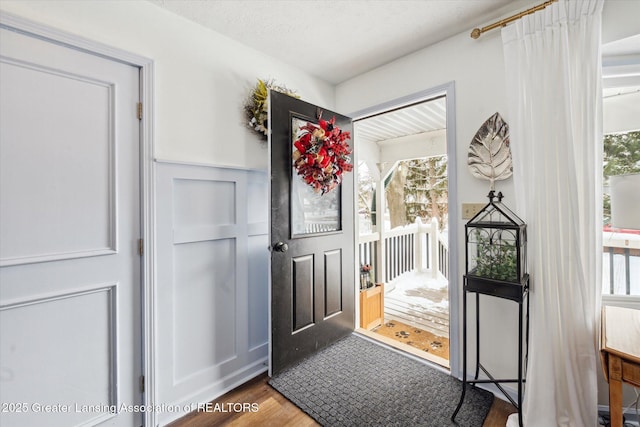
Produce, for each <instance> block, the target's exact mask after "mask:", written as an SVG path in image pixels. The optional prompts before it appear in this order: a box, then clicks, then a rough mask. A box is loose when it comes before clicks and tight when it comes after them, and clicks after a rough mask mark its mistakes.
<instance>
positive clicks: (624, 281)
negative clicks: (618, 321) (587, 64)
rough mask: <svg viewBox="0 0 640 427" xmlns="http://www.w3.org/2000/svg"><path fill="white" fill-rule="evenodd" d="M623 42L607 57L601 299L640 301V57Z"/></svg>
mask: <svg viewBox="0 0 640 427" xmlns="http://www.w3.org/2000/svg"><path fill="white" fill-rule="evenodd" d="M631 39H633V38H631ZM621 42H623V43H620V42H614V43H613V44H612V46H610V48H611V52H612V53H615V54H616V56H610V57H607V56H605V57H604V58H603V65H604V66H603V76H604V79H603V88H604V90H603V118H604V120H603V130H604V139H603V145H604V146H603V154H604V155H603V171H602V173H603V185H604V191H603V208H604V211H603V222H604V224H603V264H602V272H603V280H602V294H603V295H605V296H609V295H613V296H623V297H625V296H636V297H640V224H638V222H640V201H638V197H640V52H635V51H634V52H633V53H634V54H633V55H629V54H628V52H626V51H625V50H624V49H625V43H624V42H625V40H622V41H621ZM636 46H637V44H636ZM636 49H637V48H636ZM603 52H604V53H605V54H606V53H607V45H605V46H604V47H603ZM621 52H622V53H625V52H626V53H627V54H625V55H623V56H620V53H621ZM624 191H627V193H626V194H624V193H623V192H624ZM634 199H635V200H634Z"/></svg>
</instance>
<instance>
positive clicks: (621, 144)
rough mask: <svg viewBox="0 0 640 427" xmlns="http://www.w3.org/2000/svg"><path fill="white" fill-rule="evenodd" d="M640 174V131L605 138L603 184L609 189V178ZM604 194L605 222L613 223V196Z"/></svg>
mask: <svg viewBox="0 0 640 427" xmlns="http://www.w3.org/2000/svg"><path fill="white" fill-rule="evenodd" d="M630 173H640V131H636V132H626V133H617V134H609V135H605V136H604V156H603V175H604V177H603V184H604V187H605V188H608V187H609V177H610V176H614V175H624V174H630ZM606 193H607V192H605V194H604V198H603V208H604V211H603V221H604V224H605V225H607V224H610V223H611V196H610V195H609V194H606Z"/></svg>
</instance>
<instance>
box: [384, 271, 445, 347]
mask: <svg viewBox="0 0 640 427" xmlns="http://www.w3.org/2000/svg"><path fill="white" fill-rule="evenodd" d="M431 276H432V275H431V272H430V271H427V272H422V273H418V272H417V271H410V272H406V273H404V274H401V275H400V276H398V277H396V278H395V279H394V280H393V281H391V282H390V283H388V284H386V285H385V295H384V317H385V320H386V321H388V320H397V321H399V322H402V323H406V324H408V325H410V326H414V327H416V328H420V329H422V330H425V331H428V332H431V333H432V334H434V335H436V336H440V337H445V338H449V290H448V281H447V279H445V278H444V277H442V276H439V277H438V278H437V279H435V278H433V277H431Z"/></svg>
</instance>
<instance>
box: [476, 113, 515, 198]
mask: <svg viewBox="0 0 640 427" xmlns="http://www.w3.org/2000/svg"><path fill="white" fill-rule="evenodd" d="M467 164H468V165H469V170H470V171H471V174H472V175H473V176H475V177H476V178H480V179H486V180H488V181H489V182H490V187H491V188H490V189H491V190H494V189H495V188H494V187H495V181H500V180H503V179H507V178H509V177H510V176H511V175H512V174H513V164H512V162H511V148H510V147H509V125H508V124H507V122H505V121H504V120H503V119H502V117H501V116H500V114H499V113H495V114H494V115H493V116H491V117H489V118H488V119H487V121H486V122H484V123H483V125H482V126H480V129H478V132H476V135H475V136H474V137H473V140H472V141H471V144H470V145H469V157H468V159H467Z"/></svg>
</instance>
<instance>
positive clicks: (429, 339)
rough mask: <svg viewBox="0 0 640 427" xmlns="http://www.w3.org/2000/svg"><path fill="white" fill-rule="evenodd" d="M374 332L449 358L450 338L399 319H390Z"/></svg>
mask: <svg viewBox="0 0 640 427" xmlns="http://www.w3.org/2000/svg"><path fill="white" fill-rule="evenodd" d="M373 332H375V333H377V334H380V335H383V336H385V337H387V338H391V339H392V340H395V341H398V342H401V343H404V344H408V345H410V346H411V347H415V348H417V349H418V350H422V351H426V352H429V353H431V354H435V355H436V356H438V357H442V358H443V359H446V360H449V338H446V337H439V336H437V335H434V334H432V333H431V332H429V331H425V330H423V329H420V328H416V327H414V326H409V325H407V324H406V323H402V322H400V321H397V320H388V321H386V322H385V323H384V324H382V326H379V327H377V328H376V329H374V330H373Z"/></svg>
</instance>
